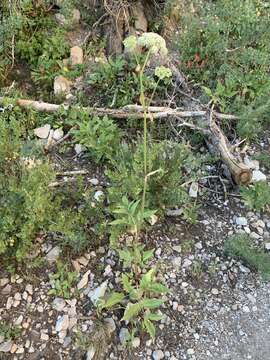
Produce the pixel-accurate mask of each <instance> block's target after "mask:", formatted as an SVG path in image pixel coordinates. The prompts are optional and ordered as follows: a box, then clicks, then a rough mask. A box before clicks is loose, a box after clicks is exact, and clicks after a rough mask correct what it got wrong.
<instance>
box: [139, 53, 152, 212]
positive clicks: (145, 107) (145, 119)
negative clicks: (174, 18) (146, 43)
mask: <svg viewBox="0 0 270 360" xmlns="http://www.w3.org/2000/svg"><path fill="white" fill-rule="evenodd" d="M149 57H150V51H149V52H148V53H147V55H146V58H145V61H144V64H143V66H142V69H141V71H140V100H141V104H142V107H143V164H144V166H143V167H144V177H145V178H146V176H147V105H146V103H145V95H144V86H143V73H144V70H145V66H146V64H147V62H148V60H149ZM145 195H146V182H145V181H144V185H143V198H142V211H144V207H145Z"/></svg>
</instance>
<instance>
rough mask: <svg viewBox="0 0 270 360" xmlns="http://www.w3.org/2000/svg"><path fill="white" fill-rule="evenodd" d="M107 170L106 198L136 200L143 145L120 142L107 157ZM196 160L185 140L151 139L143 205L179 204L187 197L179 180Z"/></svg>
mask: <svg viewBox="0 0 270 360" xmlns="http://www.w3.org/2000/svg"><path fill="white" fill-rule="evenodd" d="M111 164H112V166H111V170H107V172H106V174H107V176H108V177H109V180H110V185H111V186H110V188H109V190H108V192H109V199H110V203H111V204H112V205H114V204H117V203H118V202H119V199H121V198H122V197H123V196H127V197H128V199H130V200H138V199H140V197H141V196H142V192H143V185H144V181H145V178H144V168H143V145H142V144H141V143H140V142H139V143H138V144H137V146H134V145H127V144H123V145H122V146H121V147H120V148H119V151H118V152H117V154H116V155H115V157H114V158H113V159H112V161H111ZM195 166H196V161H195V159H194V158H193V156H192V154H191V152H190V150H189V148H188V146H187V145H185V144H177V143H172V142H169V141H162V142H160V143H152V144H150V145H149V147H148V173H151V172H155V171H157V170H158V171H157V172H156V173H155V174H153V176H149V177H148V181H147V190H146V193H147V196H146V198H147V200H146V207H147V208H150V209H164V208H165V207H166V206H167V207H173V206H181V205H182V204H185V203H187V202H188V201H189V197H188V195H187V193H186V191H185V189H184V188H183V187H181V184H182V183H183V182H185V179H186V176H187V175H188V174H190V173H191V171H192V170H194V168H195Z"/></svg>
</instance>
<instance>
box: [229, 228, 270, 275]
mask: <svg viewBox="0 0 270 360" xmlns="http://www.w3.org/2000/svg"><path fill="white" fill-rule="evenodd" d="M225 253H226V254H227V255H229V256H232V257H235V258H237V259H239V260H242V261H243V262H244V263H245V264H246V265H247V266H249V267H251V268H252V269H254V270H256V271H258V272H259V273H260V275H261V276H262V278H263V279H264V280H269V278H270V255H269V254H267V253H265V252H264V251H263V250H261V249H257V248H255V246H254V245H253V243H252V240H251V238H250V237H249V236H248V235H246V234H241V235H235V236H233V237H231V238H229V239H228V240H227V242H226V243H225Z"/></svg>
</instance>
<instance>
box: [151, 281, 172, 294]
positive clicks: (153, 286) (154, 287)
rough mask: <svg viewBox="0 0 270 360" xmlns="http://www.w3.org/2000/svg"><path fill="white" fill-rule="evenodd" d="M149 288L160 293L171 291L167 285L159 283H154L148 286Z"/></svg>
mask: <svg viewBox="0 0 270 360" xmlns="http://www.w3.org/2000/svg"><path fill="white" fill-rule="evenodd" d="M147 290H149V291H152V292H155V293H158V294H166V293H168V292H170V289H168V288H167V286H165V285H163V284H159V283H152V284H150V285H149V286H148V287H147Z"/></svg>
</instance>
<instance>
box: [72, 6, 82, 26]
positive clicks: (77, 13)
mask: <svg viewBox="0 0 270 360" xmlns="http://www.w3.org/2000/svg"><path fill="white" fill-rule="evenodd" d="M80 19H81V13H80V11H79V10H78V9H73V10H72V24H73V25H77V24H79V22H80Z"/></svg>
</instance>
